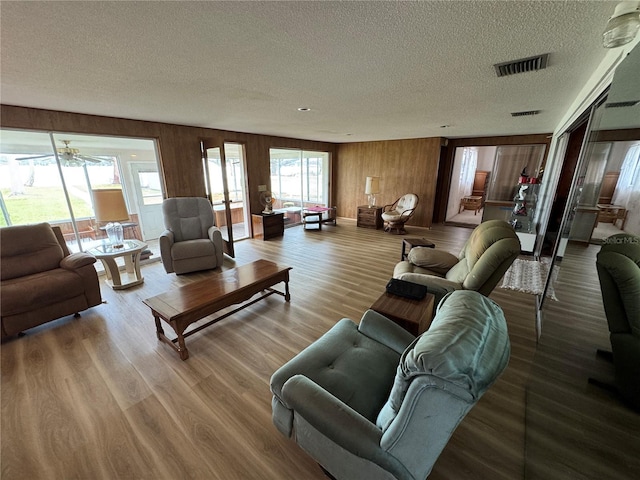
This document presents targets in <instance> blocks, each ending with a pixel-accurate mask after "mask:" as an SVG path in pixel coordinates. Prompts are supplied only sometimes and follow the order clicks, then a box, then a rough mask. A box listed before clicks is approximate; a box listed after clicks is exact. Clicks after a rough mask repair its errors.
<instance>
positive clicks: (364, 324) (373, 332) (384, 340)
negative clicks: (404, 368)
mask: <svg viewBox="0 0 640 480" xmlns="http://www.w3.org/2000/svg"><path fill="white" fill-rule="evenodd" d="M358 330H359V331H360V333H362V334H363V335H366V336H367V337H369V338H371V339H372V340H375V341H376V342H378V343H381V344H382V345H386V346H387V347H389V348H390V349H391V350H393V351H394V352H396V353H398V354H402V352H404V351H405V349H406V348H407V347H408V346H409V344H410V343H411V342H413V340H414V339H415V338H416V337H415V336H413V335H411V334H410V333H409V332H407V331H406V330H405V329H404V328H402V327H401V326H399V325H397V324H395V323H394V322H392V321H391V320H389V319H388V318H387V317H385V316H384V315H380V314H379V313H378V312H375V311H373V310H367V311H366V312H364V315H363V316H362V320H360V325H359V326H358Z"/></svg>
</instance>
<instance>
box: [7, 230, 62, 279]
mask: <svg viewBox="0 0 640 480" xmlns="http://www.w3.org/2000/svg"><path fill="white" fill-rule="evenodd" d="M0 244H1V245H2V249H1V254H2V258H1V259H0V260H1V263H2V268H1V269H0V279H1V280H2V281H5V280H9V279H12V278H17V277H22V276H24V275H31V274H33V273H39V272H45V271H47V270H52V269H54V268H58V267H59V266H60V261H61V260H62V258H63V255H64V254H63V252H62V247H61V246H60V244H59V243H58V240H57V238H56V235H55V233H54V232H53V230H52V229H51V226H50V225H49V224H48V223H40V224H37V225H17V226H12V227H5V228H0ZM3 289H4V285H3Z"/></svg>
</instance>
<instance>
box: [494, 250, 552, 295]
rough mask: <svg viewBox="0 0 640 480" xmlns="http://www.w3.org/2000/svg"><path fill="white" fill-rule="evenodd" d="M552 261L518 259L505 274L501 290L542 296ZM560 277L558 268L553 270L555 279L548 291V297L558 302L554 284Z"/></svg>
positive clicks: (545, 258)
mask: <svg viewBox="0 0 640 480" xmlns="http://www.w3.org/2000/svg"><path fill="white" fill-rule="evenodd" d="M550 263H551V259H550V258H548V257H544V258H541V259H540V261H536V260H524V259H521V258H516V259H515V260H514V262H513V263H512V264H511V267H509V270H507V272H506V273H505V274H504V277H503V279H502V285H500V288H506V289H508V290H516V291H518V292H524V293H530V294H532V295H542V291H543V290H544V285H545V282H546V280H547V275H548V272H549V264H550ZM557 276H558V268H557V267H554V268H553V279H552V281H551V283H550V284H549V289H548V290H547V297H548V298H551V299H552V300H558V299H557V297H556V294H555V291H554V289H553V284H554V283H555V281H556V278H557Z"/></svg>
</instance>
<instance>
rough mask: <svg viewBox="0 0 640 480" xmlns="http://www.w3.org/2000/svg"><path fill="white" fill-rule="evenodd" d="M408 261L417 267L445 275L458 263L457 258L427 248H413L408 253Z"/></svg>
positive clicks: (441, 251) (447, 253) (442, 251)
mask: <svg viewBox="0 0 640 480" xmlns="http://www.w3.org/2000/svg"><path fill="white" fill-rule="evenodd" d="M407 258H408V260H409V261H410V262H411V263H413V264H414V265H417V266H418V267H424V268H428V269H429V270H433V271H434V272H436V273H439V274H441V275H445V274H446V273H447V272H448V271H449V269H450V268H451V267H453V266H454V265H455V264H456V263H458V257H456V256H455V255H452V254H450V253H449V252H445V251H444V250H437V249H435V248H429V247H414V248H412V249H411V250H410V251H409V255H408V257H407Z"/></svg>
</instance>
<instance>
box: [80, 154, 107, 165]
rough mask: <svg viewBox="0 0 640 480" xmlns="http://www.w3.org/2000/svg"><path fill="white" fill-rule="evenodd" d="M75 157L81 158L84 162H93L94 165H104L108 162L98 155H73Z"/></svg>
mask: <svg viewBox="0 0 640 480" xmlns="http://www.w3.org/2000/svg"><path fill="white" fill-rule="evenodd" d="M75 158H77V159H79V160H82V161H84V162H88V163H94V164H96V165H100V164H103V165H106V164H108V162H106V161H105V160H104V159H102V158H99V157H90V156H88V155H75Z"/></svg>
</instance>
